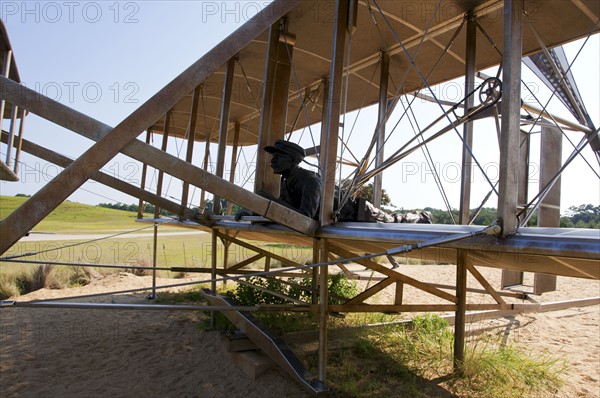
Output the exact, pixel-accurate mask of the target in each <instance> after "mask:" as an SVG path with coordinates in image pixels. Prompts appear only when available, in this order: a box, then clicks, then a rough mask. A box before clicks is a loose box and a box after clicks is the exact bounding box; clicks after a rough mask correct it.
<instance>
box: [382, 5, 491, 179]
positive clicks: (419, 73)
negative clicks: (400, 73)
mask: <svg viewBox="0 0 600 398" xmlns="http://www.w3.org/2000/svg"><path fill="white" fill-rule="evenodd" d="M373 3H374V4H375V6H376V7H377V9H378V10H379V13H380V14H381V16H382V17H383V20H384V21H385V23H386V25H387V26H388V28H389V29H390V31H391V33H392V34H393V35H394V37H395V39H396V41H397V42H398V44H399V45H400V47H401V48H402V50H403V51H404V53H405V54H406V56H407V58H408V60H409V63H410V65H411V66H413V68H414V69H415V71H416V73H417V74H418V75H419V77H420V79H421V81H422V82H423V84H424V85H425V86H426V88H427V89H428V90H429V92H430V93H431V95H432V97H433V99H434V100H435V102H436V103H437V105H438V106H439V107H440V109H441V110H442V112H443V116H444V117H445V118H446V119H448V122H449V123H450V126H451V129H452V130H454V132H455V133H456V135H457V136H458V137H459V139H460V140H461V141H463V145H464V147H465V148H466V149H467V151H468V152H469V154H470V156H471V157H472V158H473V159H474V160H475V163H476V164H477V166H478V167H479V169H480V170H481V172H482V173H483V174H484V176H485V178H486V180H487V181H488V183H489V184H490V186H492V187H493V186H494V184H493V183H492V182H491V181H490V179H489V178H488V177H487V175H486V174H485V172H484V171H483V168H482V167H481V164H480V163H479V162H478V161H477V160H476V157H475V156H474V155H473V152H472V151H471V148H469V146H468V145H466V144H465V143H464V140H463V138H462V136H461V134H460V132H459V131H458V130H457V128H456V125H455V124H454V122H453V121H452V120H451V119H450V116H449V115H448V113H446V112H445V111H444V107H443V105H442V104H441V102H440V101H439V99H438V98H437V96H436V95H435V93H434V92H433V89H432V88H431V86H430V85H429V83H428V81H427V78H426V77H425V76H423V73H422V72H421V70H420V69H419V67H418V66H417V64H416V63H415V61H414V57H411V56H410V54H409V53H408V51H407V50H406V47H405V46H404V44H403V42H402V40H401V39H400V37H399V36H398V33H397V32H396V30H395V29H394V27H393V26H392V25H391V23H390V21H389V20H388V18H387V17H386V16H385V14H384V13H383V11H382V10H381V8H380V7H379V4H378V3H377V0H373ZM435 15H436V14H434V16H435Z"/></svg>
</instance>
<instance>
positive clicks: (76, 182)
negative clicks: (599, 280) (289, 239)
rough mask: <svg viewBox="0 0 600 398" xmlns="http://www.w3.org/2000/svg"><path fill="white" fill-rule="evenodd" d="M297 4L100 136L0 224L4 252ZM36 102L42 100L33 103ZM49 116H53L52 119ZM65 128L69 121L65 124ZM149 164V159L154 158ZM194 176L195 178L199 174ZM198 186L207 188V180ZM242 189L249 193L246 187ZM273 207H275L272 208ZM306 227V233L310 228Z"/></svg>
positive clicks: (260, 20)
mask: <svg viewBox="0 0 600 398" xmlns="http://www.w3.org/2000/svg"><path fill="white" fill-rule="evenodd" d="M298 3H299V0H290V1H285V2H283V1H276V2H274V3H272V4H271V5H269V6H268V7H266V8H265V9H264V10H263V11H262V12H260V13H259V14H257V15H256V16H255V17H254V18H253V19H252V20H251V21H249V23H246V24H244V25H243V26H242V27H240V29H238V30H237V31H236V32H234V33H233V34H232V35H230V36H229V37H228V38H227V39H225V40H224V41H222V42H221V43H220V44H219V45H217V46H216V47H214V48H213V49H212V50H211V51H209V52H208V53H207V54H206V55H205V56H203V57H202V58H200V59H199V60H198V61H196V62H195V63H194V64H193V65H192V66H190V67H189V68H188V69H187V70H186V71H184V72H183V73H182V74H181V75H179V76H178V77H177V78H175V79H174V80H173V81H172V82H171V83H169V84H168V85H167V86H166V87H164V88H163V89H162V90H160V91H159V92H158V93H157V94H155V95H154V96H153V97H152V98H150V99H149V100H148V101H147V102H146V103H144V104H143V105H142V106H141V107H140V108H138V109H137V110H136V111H134V112H133V113H132V114H131V115H130V116H128V117H127V118H125V119H124V120H123V121H122V122H121V123H120V124H119V125H117V126H116V127H115V128H114V129H112V130H110V132H109V133H108V134H106V135H105V136H104V137H102V139H100V140H99V141H98V142H97V143H96V144H94V145H93V146H92V147H91V148H90V149H88V150H87V151H86V152H85V153H84V154H83V155H81V156H80V157H79V158H78V159H77V160H75V161H74V162H73V163H72V164H71V165H70V166H69V167H67V168H66V169H65V170H63V171H62V172H61V173H60V174H59V175H58V176H56V178H54V180H52V181H51V182H50V183H48V184H46V185H45V186H44V187H43V188H42V189H40V190H39V191H38V192H37V193H36V194H35V195H33V196H32V197H31V198H30V199H29V200H27V201H26V202H25V203H23V205H21V206H20V207H19V208H18V209H16V210H15V211H14V212H13V213H11V214H10V215H9V216H8V217H7V218H6V219H4V220H3V221H2V222H1V223H0V238H1V239H0V254H2V253H4V252H5V251H6V250H8V248H10V247H11V246H12V245H13V244H15V243H16V242H17V241H18V240H19V239H20V238H21V237H22V236H23V235H25V234H26V233H27V232H28V231H29V230H30V229H32V228H33V227H34V226H35V225H37V223H39V222H40V221H41V220H42V219H43V218H44V217H46V216H47V215H48V214H50V213H51V212H52V211H53V210H54V209H55V208H56V207H57V206H58V205H59V204H60V203H62V202H63V201H64V200H66V199H67V198H68V197H69V196H70V195H71V194H72V193H73V192H75V191H76V190H77V189H78V188H79V187H80V186H81V185H83V184H84V183H85V182H86V181H87V180H88V179H89V178H91V176H92V175H93V174H94V173H97V171H98V170H99V169H100V168H101V167H102V166H104V165H105V164H106V163H107V162H108V161H109V160H110V159H112V158H113V157H114V156H115V155H117V154H118V153H119V152H120V151H121V150H122V149H123V148H124V147H125V146H127V144H128V143H130V142H132V141H133V140H134V139H135V138H136V137H137V136H138V135H139V134H140V133H141V132H142V131H144V130H145V129H146V128H147V127H148V126H149V125H151V124H152V123H153V122H155V121H156V120H158V119H159V118H160V117H161V116H162V115H163V114H164V113H165V112H167V111H168V110H169V109H171V108H172V107H173V106H174V105H175V104H176V103H177V101H179V100H180V99H181V98H183V97H184V96H185V95H187V94H188V93H189V92H190V91H192V90H193V89H194V88H195V87H197V86H198V85H199V84H200V83H202V82H203V81H204V80H205V79H206V78H207V77H209V76H210V75H211V74H212V73H214V71H216V70H217V69H218V68H219V67H221V66H222V65H223V64H224V63H225V62H227V60H228V59H230V58H231V57H233V56H234V55H235V54H237V53H238V52H239V51H240V50H241V49H242V48H243V47H244V46H245V45H247V44H248V43H249V42H250V41H251V40H253V39H254V38H255V37H257V36H258V35H259V34H261V33H262V32H264V31H265V30H266V29H267V28H269V27H270V25H271V24H272V23H273V22H274V21H276V20H278V19H279V18H281V17H282V16H283V15H285V14H286V13H287V12H288V11H290V10H291V9H292V8H293V7H295V6H296V5H297V4H298ZM15 86H16V87H15ZM23 90H26V89H25V88H24V87H23V86H19V85H17V84H16V83H14V82H12V81H10V80H9V79H6V78H2V80H1V85H0V98H2V99H5V100H7V101H9V102H11V103H13V104H17V103H19V102H20V101H18V100H14V99H11V97H14V96H15V95H16V96H19V94H21V96H22V95H23V94H24V91H23ZM29 91H31V90H29ZM29 96H30V98H26V99H27V100H28V101H26V102H29V103H31V102H34V104H33V105H34V106H26V105H25V104H24V105H23V108H24V109H28V110H30V111H31V112H33V113H36V114H38V115H39V116H42V117H46V116H44V114H45V115H48V112H47V111H48V106H52V105H55V104H52V103H51V102H49V99H48V98H45V97H43V96H41V95H39V94H37V93H35V92H33V93H32V92H30V93H29ZM21 102H22V101H21ZM35 102H38V103H37V104H35ZM32 108H38V111H35V110H34V109H32ZM65 108H66V107H65ZM65 110H66V111H67V114H66V115H65V114H62V115H61V117H63V118H64V117H66V118H67V119H69V118H70V117H72V116H73V115H72V114H71V115H70V112H69V111H71V110H70V109H68V108H66V109H63V111H65ZM48 119H50V120H51V119H52V118H48ZM80 122H82V123H83V124H86V123H87V127H88V128H89V127H92V128H93V127H96V128H98V127H104V126H99V125H98V124H97V123H98V122H96V123H94V122H95V121H94V120H93V119H91V118H90V119H86V120H83V121H80ZM94 124H95V126H94ZM61 125H63V124H61ZM63 127H66V126H64V125H63ZM67 128H68V127H67ZM98 130H100V129H97V130H96V133H98ZM133 142H135V141H133ZM148 152H149V151H148ZM165 155H166V154H163V156H165ZM138 160H139V159H138ZM168 160H172V159H168ZM168 160H167V161H168ZM147 163H148V164H151V162H147ZM171 163H173V162H171ZM190 166H191V165H190ZM192 167H193V166H192ZM159 168H160V167H159ZM195 169H196V170H195V171H198V170H200V169H198V168H195ZM165 171H167V170H165ZM189 171H191V170H188V172H189ZM167 172H169V171H167ZM171 174H173V173H171ZM205 174H206V173H205ZM204 177H206V178H204V180H205V181H203V182H204V183H205V184H209V183H210V182H212V183H214V184H217V185H219V186H220V187H221V188H223V184H222V182H223V180H222V179H218V180H215V179H213V178H211V177H208V176H204ZM212 177H214V176H212ZM214 178H217V177H214ZM182 179H183V180H184V181H189V182H190V183H192V184H194V181H192V180H190V179H189V178H182ZM194 180H197V178H195V179H194ZM195 185H198V184H195ZM230 185H231V184H230ZM198 186H200V187H205V188H206V186H205V185H198ZM209 186H210V185H209ZM238 188H239V187H238ZM240 189H241V188H240ZM213 191H214V193H215V194H219V193H218V192H216V191H215V190H213ZM243 191H244V192H246V193H247V191H245V190H243ZM232 192H235V189H232V190H229V192H228V194H229V195H227V196H225V195H220V194H219V196H221V197H224V198H226V199H230V200H232V199H233V198H238V196H233V197H232V196H231V193H232ZM255 199H256V198H255ZM254 202H255V203H256V205H257V209H258V207H260V209H259V210H260V211H257V213H259V214H262V215H265V216H266V217H269V218H272V219H274V220H275V221H280V220H286V221H287V222H288V223H287V224H286V225H289V223H290V222H292V221H294V216H293V215H290V214H286V213H287V212H285V211H283V212H282V211H281V209H279V208H278V206H270V202H269V201H268V200H266V199H263V200H262V201H261V200H258V199H257V200H255V201H254ZM271 207H273V208H272V209H271ZM279 207H282V206H279ZM248 208H249V209H250V210H253V211H255V209H252V208H251V207H248ZM304 232H305V233H306V232H307V231H304ZM313 232H314V231H313Z"/></svg>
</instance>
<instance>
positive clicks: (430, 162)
mask: <svg viewBox="0 0 600 398" xmlns="http://www.w3.org/2000/svg"><path fill="white" fill-rule="evenodd" d="M401 102H402V101H401ZM402 107H404V108H405V110H406V106H405V105H404V102H402ZM409 110H410V114H411V115H412V119H414V124H413V120H412V119H411V118H410V117H408V121H409V123H410V126H411V127H412V129H413V132H414V134H415V136H417V135H418V134H417V131H420V130H421V128H420V127H419V121H418V120H417V117H416V115H415V114H414V112H413V110H412V109H409ZM415 126H416V129H415ZM422 139H423V138H422V137H421V138H419V139H418V140H419V142H421V141H422ZM421 151H422V152H423V156H424V157H425V160H426V161H427V164H428V165H429V168H430V169H431V170H432V171H433V179H434V180H435V184H436V185H437V188H438V190H439V191H440V194H441V195H442V200H443V201H444V205H445V206H446V209H447V210H448V214H449V215H450V219H451V220H452V223H453V224H456V220H455V219H454V214H453V213H452V206H450V201H449V200H448V196H447V195H446V191H445V190H444V185H443V184H442V181H441V179H440V176H439V173H438V171H437V168H436V167H435V163H434V162H433V158H432V156H431V153H430V152H429V148H428V147H427V145H423V146H422V147H421Z"/></svg>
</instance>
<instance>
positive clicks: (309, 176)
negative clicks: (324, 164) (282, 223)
mask: <svg viewBox="0 0 600 398" xmlns="http://www.w3.org/2000/svg"><path fill="white" fill-rule="evenodd" d="M321 185H322V183H321V177H320V176H319V175H318V174H317V173H315V172H313V171H310V170H306V169H303V168H301V167H294V168H293V169H292V170H291V171H290V173H289V175H288V176H287V177H281V190H280V195H279V199H280V200H282V201H283V202H285V203H287V204H288V205H289V206H291V207H293V208H294V209H296V210H297V211H298V212H300V213H302V214H304V215H305V216H307V217H310V218H317V217H318V216H319V205H320V202H321Z"/></svg>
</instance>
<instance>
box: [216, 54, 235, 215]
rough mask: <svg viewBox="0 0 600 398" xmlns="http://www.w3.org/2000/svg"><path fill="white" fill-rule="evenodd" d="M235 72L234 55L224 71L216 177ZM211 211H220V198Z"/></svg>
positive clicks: (221, 163) (220, 172)
mask: <svg viewBox="0 0 600 398" xmlns="http://www.w3.org/2000/svg"><path fill="white" fill-rule="evenodd" d="M234 72H235V57H234V58H231V59H230V60H229V61H228V62H227V70H226V71H225V82H224V83H225V84H223V97H222V101H221V126H220V129H219V148H218V151H217V177H220V178H223V174H224V169H225V151H226V150H227V132H228V131H229V113H230V112H229V111H230V109H231V94H232V93H231V91H232V90H231V88H232V87H233V78H234V75H233V73H234ZM213 213H215V214H220V213H221V198H219V197H218V196H214V197H213Z"/></svg>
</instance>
